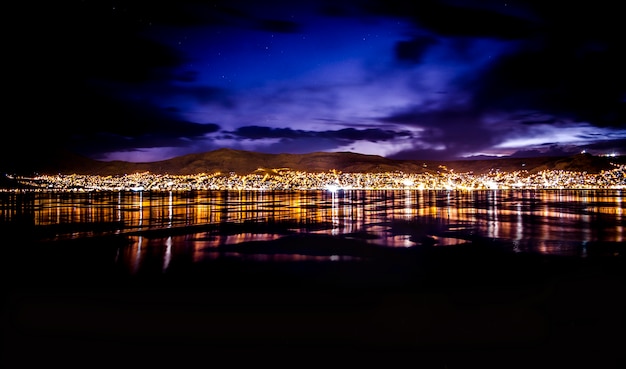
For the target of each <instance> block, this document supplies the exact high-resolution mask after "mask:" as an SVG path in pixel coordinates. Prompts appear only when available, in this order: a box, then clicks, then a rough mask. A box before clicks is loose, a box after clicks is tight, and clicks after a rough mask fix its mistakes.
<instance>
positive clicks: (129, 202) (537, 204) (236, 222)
mask: <svg viewBox="0 0 626 369" xmlns="http://www.w3.org/2000/svg"><path fill="white" fill-rule="evenodd" d="M359 180H363V181H366V180H367V179H366V178H360V179H359ZM622 197H623V191H621V190H479V191H477V190H474V191H461V190H416V189H410V190H409V189H401V190H348V189H337V190H336V191H326V190H320V191H244V190H234V191H222V190H219V191H194V192H176V191H169V192H165V191H163V192H150V191H139V192H136V191H120V192H90V193H53V192H41V193H3V194H2V196H1V197H0V221H2V222H3V223H4V224H13V223H15V222H25V221H26V222H32V223H33V224H34V225H35V226H42V227H45V226H59V225H63V226H67V231H59V232H58V233H57V235H56V237H58V238H67V237H70V238H71V237H74V238H75V237H85V236H94V235H100V234H106V233H107V232H110V233H117V234H122V235H123V234H128V236H127V237H129V239H130V240H131V246H129V247H127V248H125V249H124V250H123V252H120V260H123V262H124V263H126V264H127V265H128V268H129V270H137V269H141V268H142V266H143V265H144V264H145V263H146V260H148V259H150V258H158V259H159V260H160V263H159V264H160V268H161V269H163V270H166V269H168V268H169V267H170V266H171V265H172V264H173V263H175V262H176V258H177V254H180V253H183V254H185V253H186V254H189V255H190V258H191V259H192V260H194V261H200V260H203V259H206V258H210V257H212V256H211V255H213V256H215V255H222V256H223V254H224V252H220V251H219V247H220V246H222V245H231V244H240V243H244V242H254V241H259V242H266V241H275V240H277V239H279V238H281V237H283V236H284V235H285V234H286V233H310V234H319V235H328V236H334V237H340V238H350V239H358V240H360V241H362V242H366V243H370V244H374V245H380V246H386V247H415V246H419V245H421V244H422V243H423V242H430V243H432V244H434V245H435V246H446V245H455V244H460V243H464V242H473V240H476V239H477V237H478V239H480V237H483V238H485V239H490V240H499V241H503V242H509V243H510V244H511V245H513V246H512V247H514V248H515V249H516V250H519V251H524V250H534V251H538V252H542V253H557V254H558V253H576V252H582V251H581V250H582V249H583V247H582V245H583V244H584V245H588V244H591V243H594V242H613V243H620V242H624V219H623V200H622ZM99 224H105V225H106V224H110V225H111V227H110V228H106V229H105V230H101V229H100V230H98V231H97V232H96V228H95V226H94V228H93V229H91V228H90V227H91V225H99ZM225 225H227V226H229V227H232V229H231V231H229V232H230V233H224V232H223V231H221V227H223V226H225ZM197 226H213V227H209V228H206V229H199V230H198V231H194V232H191V231H189V232H182V233H190V232H191V234H186V235H185V236H178V235H172V236H168V237H162V238H158V237H157V238H155V237H150V238H147V237H145V236H146V235H147V234H148V233H146V232H151V231H155V230H167V229H172V230H176V229H187V228H186V227H197ZM63 229H65V228H63ZM423 240H428V241H423ZM585 247H587V246H585ZM585 250H586V249H585ZM585 252H586V251H585ZM290 255H291V256H290V258H291V260H301V259H302V258H303V257H304V256H297V255H296V254H295V253H294V254H290ZM241 257H244V256H241ZM245 257H252V256H245ZM273 257H274V258H276V259H281V260H283V259H285V258H287V257H286V256H284V255H283V256H280V257H279V256H276V255H274V256H273ZM329 257H330V256H329ZM262 258H270V256H263V257H262ZM304 258H305V259H307V260H309V259H308V256H306V257H304ZM337 258H339V259H341V258H343V256H342V255H337V256H336V257H335V259H337ZM287 259H288V258H287ZM324 260H327V259H324ZM341 260H343V259H341Z"/></svg>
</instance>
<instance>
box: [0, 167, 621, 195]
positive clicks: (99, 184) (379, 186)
mask: <svg viewBox="0 0 626 369" xmlns="http://www.w3.org/2000/svg"><path fill="white" fill-rule="evenodd" d="M613 166H614V168H613V169H611V170H603V171H601V172H600V173H596V174H589V173H587V172H577V171H565V170H544V171H540V172H537V173H532V174H531V173H529V172H527V171H525V170H518V171H512V172H503V171H500V170H492V171H490V172H489V173H486V174H480V175H476V174H473V173H472V172H466V173H456V172H455V171H454V170H452V169H448V168H446V167H445V166H440V167H439V168H438V170H437V171H436V172H433V173H416V174H412V173H405V172H402V171H394V172H383V173H343V172H341V171H337V170H330V171H327V172H317V173H311V172H303V171H294V170H290V169H289V168H280V169H264V168H259V169H258V170H257V171H255V172H254V173H251V174H246V175H240V174H236V173H234V172H230V173H221V172H216V173H198V174H193V175H168V174H153V173H150V172H141V173H132V174H125V175H116V176H101V175H79V174H69V175H68V174H58V175H39V176H32V177H22V176H9V175H7V177H8V178H9V179H10V180H12V181H14V182H15V183H19V184H20V188H17V189H16V188H5V189H4V190H3V191H80V192H86V191H193V190H267V191H276V190H298V191H307V190H326V191H332V192H334V191H341V190H387V189H389V190H400V189H404V190H484V189H491V190H499V189H623V188H626V165H618V164H613Z"/></svg>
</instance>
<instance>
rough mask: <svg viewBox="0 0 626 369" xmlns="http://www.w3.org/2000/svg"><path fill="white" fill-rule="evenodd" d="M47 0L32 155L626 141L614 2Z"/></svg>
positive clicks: (35, 69) (516, 151) (493, 149)
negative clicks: (51, 150)
mask: <svg viewBox="0 0 626 369" xmlns="http://www.w3.org/2000/svg"><path fill="white" fill-rule="evenodd" d="M49 6H50V7H51V8H50V9H43V8H42V9H40V11H39V12H35V11H32V10H31V11H30V12H29V13H28V15H29V17H28V23H27V24H26V25H25V27H28V26H29V25H33V26H34V25H36V26H37V27H41V28H39V29H40V32H39V33H38V34H37V35H36V36H34V38H33V39H30V40H28V41H29V42H30V43H29V45H30V46H31V48H30V50H29V51H25V52H24V53H25V56H26V59H28V60H29V61H30V62H32V63H33V64H32V66H31V65H30V64H29V65H28V66H27V68H29V69H28V70H27V72H26V73H27V74H26V75H27V76H28V77H29V78H32V82H30V85H29V87H30V88H31V89H32V90H31V91H32V95H33V96H23V94H22V95H19V96H20V97H22V96H23V100H24V101H28V102H29V103H28V104H27V105H31V109H28V110H24V112H25V114H26V118H24V120H26V121H27V122H31V121H33V122H37V123H38V125H37V128H36V129H33V128H32V124H20V123H19V122H18V124H16V125H15V126H12V128H11V130H12V132H11V133H13V135H12V137H14V138H16V140H18V141H17V142H18V143H19V142H22V141H19V140H21V139H26V141H23V144H24V145H28V146H31V147H32V148H33V149H34V150H31V151H29V153H28V154H25V155H29V154H30V155H35V154H38V153H39V154H40V153H41V152H45V151H44V150H45V149H46V148H48V147H63V148H67V149H69V150H71V151H74V152H76V153H79V154H82V155H85V156H88V157H90V158H93V159H97V160H105V161H106V160H125V161H135V162H147V161H156V160H164V159H168V158H172V157H175V156H180V155H184V154H189V153H198V152H207V151H211V150H215V149H219V148H225V147H226V148H232V149H239V150H250V151H257V152H264V153H308V152H315V151H351V152H356V153H362V154H374V155H381V156H385V157H389V158H393V159H416V160H420V159H424V160H427V159H442V160H443V159H455V158H462V157H468V156H477V155H489V156H536V155H552V154H571V153H575V152H580V151H581V150H587V151H588V152H590V153H593V154H605V153H610V152H613V153H617V154H623V153H620V152H619V149H620V148H623V147H626V72H625V71H624V69H623V65H626V60H625V59H626V56H624V55H623V53H621V51H622V50H623V46H624V43H623V41H622V40H621V38H620V34H621V32H620V22H619V21H620V17H619V14H620V12H619V10H618V8H617V5H616V4H613V3H610V2H608V1H596V2H594V3H593V4H591V5H590V4H578V3H576V4H568V6H567V7H557V6H556V5H545V4H543V3H542V2H539V1H537V2H535V1H521V2H515V1H507V2H495V1H487V2H484V1H483V2H478V1H462V2H459V1H452V0H449V1H423V2H416V3H415V4H411V5H409V4H408V3H406V2H402V1H382V0H380V1H377V0H372V1H348V0H343V1H333V2H330V1H329V2H325V1H304V2H299V3H298V4H291V3H289V2H283V1H268V2H264V3H262V4H260V3H258V2H252V1H228V2H225V1H201V0H196V1H194V0H185V1H178V2H165V3H163V2H161V3H160V4H153V3H152V2H149V1H117V2H115V1H114V2H100V1H95V2H93V1H92V2H79V1H75V2H72V3H70V4H63V5H58V4H54V5H49ZM66 7H67V8H66ZM31 37H33V36H31ZM30 53H32V54H30ZM33 102H34V106H33ZM25 151H28V150H26V149H25Z"/></svg>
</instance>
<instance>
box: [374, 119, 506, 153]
mask: <svg viewBox="0 0 626 369" xmlns="http://www.w3.org/2000/svg"><path fill="white" fill-rule="evenodd" d="M482 120H483V117H482V116H481V115H480V114H479V113H478V112H475V111H471V110H462V109H457V110H454V109H451V108H447V109H442V110H431V111H423V110H422V109H421V108H419V107H417V108H414V109H410V110H406V111H401V112H398V113H397V114H394V115H391V116H388V117H384V118H382V119H381V121H383V122H390V123H400V124H408V125H412V126H415V127H419V128H421V129H422V130H421V132H420V134H419V136H418V137H416V138H415V139H414V140H413V142H414V146H415V148H414V149H408V150H404V151H401V152H398V153H397V154H394V155H392V156H391V157H393V158H396V159H411V158H426V157H428V158H435V157H436V158H439V159H441V158H443V157H446V158H453V157H456V156H460V155H464V154H468V153H472V152H476V151H480V150H483V149H485V148H488V147H491V146H492V145H494V144H496V143H498V142H499V140H500V139H501V138H502V136H503V131H502V130H500V131H498V130H493V129H488V128H486V127H485V126H484V125H483V122H482Z"/></svg>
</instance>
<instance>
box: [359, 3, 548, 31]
mask: <svg viewBox="0 0 626 369" xmlns="http://www.w3.org/2000/svg"><path fill="white" fill-rule="evenodd" d="M366 9H367V10H368V11H370V12H371V13H374V14H385V15H392V16H396V17H403V18H408V19H410V20H412V21H413V22H414V23H415V25H416V26H417V27H419V28H422V27H423V28H426V29H428V30H431V31H432V32H434V33H437V34H440V35H445V36H460V35H462V36H472V37H493V38H500V39H519V38H525V37H528V36H530V35H533V34H535V33H536V31H537V30H536V28H537V27H538V25H537V24H536V23H534V22H533V21H531V20H528V19H526V18H524V17H521V16H516V15H515V14H511V12H510V10H508V9H505V7H504V4H501V5H500V6H490V7H487V6H485V5H484V4H481V3H480V2H471V1H470V2H466V3H463V2H461V3H458V2H447V1H435V0H427V1H403V0H379V1H371V2H368V3H367V5H366Z"/></svg>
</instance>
